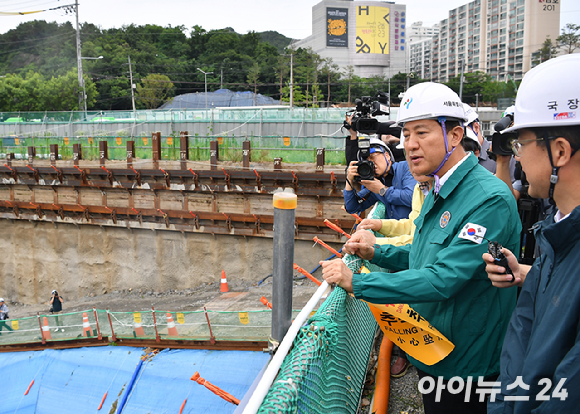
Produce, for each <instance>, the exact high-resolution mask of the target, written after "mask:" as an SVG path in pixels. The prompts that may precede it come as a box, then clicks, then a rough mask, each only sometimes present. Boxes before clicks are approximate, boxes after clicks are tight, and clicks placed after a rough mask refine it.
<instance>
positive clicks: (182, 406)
mask: <svg viewBox="0 0 580 414" xmlns="http://www.w3.org/2000/svg"><path fill="white" fill-rule="evenodd" d="M186 402H187V398H186V399H185V400H183V404H181V408H180V409H179V414H181V413H183V408H184V407H185V403H186Z"/></svg>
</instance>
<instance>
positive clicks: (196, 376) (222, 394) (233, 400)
mask: <svg viewBox="0 0 580 414" xmlns="http://www.w3.org/2000/svg"><path fill="white" fill-rule="evenodd" d="M191 380H192V381H195V382H197V383H198V384H200V385H203V386H204V387H205V388H207V389H208V390H210V391H211V392H213V393H214V394H215V395H217V396H219V397H222V398H223V399H224V400H226V401H228V402H231V403H232V404H235V405H240V400H238V399H237V398H236V397H234V396H233V395H231V394H228V393H227V392H225V391H224V390H222V389H221V388H218V387H216V386H215V385H213V384H212V383H211V382H209V381H206V380H205V379H203V378H201V377H200V376H199V372H197V371H195V373H194V374H193V376H192V377H191Z"/></svg>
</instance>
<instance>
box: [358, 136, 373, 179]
mask: <svg viewBox="0 0 580 414" xmlns="http://www.w3.org/2000/svg"><path fill="white" fill-rule="evenodd" d="M358 149H359V157H360V158H362V159H361V160H360V161H359V162H357V163H356V164H355V165H356V167H357V169H356V172H357V173H358V175H356V176H355V177H354V180H355V181H359V182H360V181H361V180H374V179H375V163H374V162H372V161H370V160H369V159H368V158H369V155H371V140H370V138H363V137H361V138H359V139H358Z"/></svg>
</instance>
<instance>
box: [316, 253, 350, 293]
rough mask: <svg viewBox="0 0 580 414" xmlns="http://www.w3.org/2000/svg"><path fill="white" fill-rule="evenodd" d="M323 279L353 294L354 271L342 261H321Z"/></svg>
mask: <svg viewBox="0 0 580 414" xmlns="http://www.w3.org/2000/svg"><path fill="white" fill-rule="evenodd" d="M319 264H320V265H321V266H322V277H323V278H324V280H326V281H327V282H328V284H329V285H332V284H333V283H335V284H336V286H340V287H341V288H343V289H344V290H346V291H347V292H349V293H352V271H351V270H350V269H349V268H348V267H347V265H345V264H344V262H343V261H342V259H334V260H325V261H320V262H319Z"/></svg>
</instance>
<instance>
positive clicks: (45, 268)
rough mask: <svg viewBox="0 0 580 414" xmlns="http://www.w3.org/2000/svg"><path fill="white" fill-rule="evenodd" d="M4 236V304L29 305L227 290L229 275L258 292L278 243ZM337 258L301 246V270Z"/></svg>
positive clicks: (99, 231)
mask: <svg viewBox="0 0 580 414" xmlns="http://www.w3.org/2000/svg"><path fill="white" fill-rule="evenodd" d="M0 234H1V235H2V237H0V296H2V297H4V298H5V299H6V300H7V301H9V302H20V303H24V304H36V303H39V302H45V301H46V300H48V299H49V298H50V292H51V291H52V290H53V289H57V290H58V291H59V293H60V294H61V295H62V296H63V297H65V298H68V299H69V300H72V299H73V298H75V297H76V298H78V297H82V296H87V295H90V294H91V293H92V294H95V295H100V294H104V293H108V292H112V291H116V290H125V289H133V290H134V291H136V290H139V289H141V290H142V291H144V292H147V291H153V292H164V291H167V290H182V289H192V288H196V287H198V286H200V285H202V284H204V283H205V284H208V283H210V282H211V283H220V277H221V271H222V269H223V270H225V272H226V276H227V279H228V283H229V284H230V286H232V284H233V285H234V286H238V287H242V286H243V285H247V286H250V285H254V284H257V283H258V282H259V281H260V280H261V279H263V278H264V277H266V276H267V275H269V274H271V273H272V266H273V264H272V263H273V262H272V260H273V259H272V254H273V252H272V251H273V240H272V239H266V238H261V237H240V236H226V235H216V236H212V235H209V234H200V233H187V232H184V233H180V232H174V231H159V230H157V231H153V230H135V229H132V230H129V229H123V228H114V227H98V226H89V225H86V226H83V225H80V226H76V225H72V224H62V223H59V224H53V223H45V222H23V221H20V220H18V221H11V220H0ZM332 246H333V247H334V248H336V249H337V250H338V249H339V248H340V247H341V245H337V244H332ZM330 255H331V253H330V252H328V251H327V250H326V249H324V248H322V247H320V246H319V245H316V246H314V247H313V242H308V241H299V240H297V241H296V243H295V249H294V262H295V263H297V264H298V265H299V266H301V267H303V268H304V269H306V270H307V271H311V270H313V269H314V268H315V267H316V266H317V265H318V261H319V260H323V259H325V258H327V257H329V256H330Z"/></svg>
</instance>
